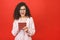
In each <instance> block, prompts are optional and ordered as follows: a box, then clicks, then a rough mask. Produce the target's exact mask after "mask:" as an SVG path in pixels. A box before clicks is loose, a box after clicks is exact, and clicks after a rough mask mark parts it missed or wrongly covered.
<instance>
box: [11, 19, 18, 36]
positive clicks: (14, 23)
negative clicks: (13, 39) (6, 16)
mask: <svg viewBox="0 0 60 40" xmlns="http://www.w3.org/2000/svg"><path fill="white" fill-rule="evenodd" d="M17 32H18V24H17V21H16V20H14V22H13V28H12V31H11V33H12V35H13V36H16V34H17Z"/></svg>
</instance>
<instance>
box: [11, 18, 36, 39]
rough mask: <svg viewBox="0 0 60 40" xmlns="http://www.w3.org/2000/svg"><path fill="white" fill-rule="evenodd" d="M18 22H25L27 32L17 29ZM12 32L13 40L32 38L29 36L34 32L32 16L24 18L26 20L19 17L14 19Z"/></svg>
mask: <svg viewBox="0 0 60 40" xmlns="http://www.w3.org/2000/svg"><path fill="white" fill-rule="evenodd" d="M20 22H22V23H23V22H26V27H28V33H27V32H25V31H24V30H21V31H19V27H18V23H20ZM18 31H19V32H18ZM12 34H13V36H15V40H32V38H31V36H33V35H34V34H35V25H34V21H33V18H32V17H30V18H26V20H21V19H20V18H19V20H14V22H13V28H12ZM28 35H30V36H28Z"/></svg>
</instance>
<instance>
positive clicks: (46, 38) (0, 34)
mask: <svg viewBox="0 0 60 40" xmlns="http://www.w3.org/2000/svg"><path fill="white" fill-rule="evenodd" d="M22 1H23V2H25V3H26V4H27V5H28V7H29V9H30V11H31V15H32V16H33V19H34V22H35V28H36V34H35V35H34V36H33V37H32V38H33V40H60V3H59V0H0V40H13V39H14V37H13V35H12V34H11V30H12V23H13V12H14V9H15V7H16V5H17V4H18V3H19V2H22Z"/></svg>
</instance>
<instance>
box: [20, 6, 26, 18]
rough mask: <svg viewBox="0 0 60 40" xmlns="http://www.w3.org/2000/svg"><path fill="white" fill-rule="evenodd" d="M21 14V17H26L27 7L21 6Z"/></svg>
mask: <svg viewBox="0 0 60 40" xmlns="http://www.w3.org/2000/svg"><path fill="white" fill-rule="evenodd" d="M19 12H20V15H21V17H23V16H25V14H26V8H25V6H21V8H20V11H19Z"/></svg>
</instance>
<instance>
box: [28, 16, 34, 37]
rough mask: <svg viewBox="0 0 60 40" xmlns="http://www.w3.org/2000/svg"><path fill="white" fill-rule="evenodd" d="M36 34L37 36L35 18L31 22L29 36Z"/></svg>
mask: <svg viewBox="0 0 60 40" xmlns="http://www.w3.org/2000/svg"><path fill="white" fill-rule="evenodd" d="M34 34H35V25H34V21H33V18H32V17H31V18H30V21H29V28H28V35H30V36H32V35H34Z"/></svg>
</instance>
